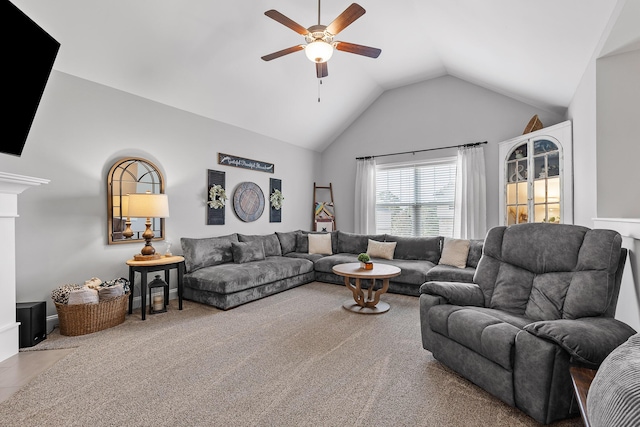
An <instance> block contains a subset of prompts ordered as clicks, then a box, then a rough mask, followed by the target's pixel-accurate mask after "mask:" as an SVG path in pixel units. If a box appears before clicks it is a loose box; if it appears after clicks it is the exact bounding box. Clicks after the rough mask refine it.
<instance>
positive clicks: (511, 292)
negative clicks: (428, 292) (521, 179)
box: [474, 223, 622, 320]
mask: <svg viewBox="0 0 640 427" xmlns="http://www.w3.org/2000/svg"><path fill="white" fill-rule="evenodd" d="M621 245H622V238H621V236H620V234H618V233H617V232H615V231H611V230H591V229H588V228H586V227H581V226H576V225H567V224H546V223H538V224H519V225H514V226H511V227H508V228H507V227H495V228H493V229H491V230H489V232H488V233H487V237H486V239H485V242H484V250H483V255H482V258H481V260H480V262H479V264H478V268H477V270H476V275H475V277H474V281H475V282H476V283H477V284H478V285H479V286H480V288H481V289H482V291H483V293H484V295H485V304H486V305H487V306H488V307H490V308H495V309H500V310H504V311H508V312H511V313H514V314H520V315H525V316H526V317H528V318H530V319H533V320H553V319H561V318H565V319H576V318H580V317H586V316H600V315H607V314H608V313H607V309H608V308H609V305H610V304H611V303H612V302H614V300H615V295H617V292H618V290H619V286H620V283H619V280H618V281H616V271H617V269H618V262H619V260H620V256H621ZM616 282H617V283H616Z"/></svg>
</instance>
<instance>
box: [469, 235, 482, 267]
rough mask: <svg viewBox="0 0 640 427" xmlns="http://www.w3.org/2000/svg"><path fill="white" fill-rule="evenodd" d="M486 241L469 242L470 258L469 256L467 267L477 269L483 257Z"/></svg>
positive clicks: (474, 240)
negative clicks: (483, 247)
mask: <svg viewBox="0 0 640 427" xmlns="http://www.w3.org/2000/svg"><path fill="white" fill-rule="evenodd" d="M483 244H484V240H481V239H473V240H470V241H469V256H467V267H471V268H476V267H477V266H478V262H479V261H480V257H482V246H483Z"/></svg>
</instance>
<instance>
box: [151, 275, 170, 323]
mask: <svg viewBox="0 0 640 427" xmlns="http://www.w3.org/2000/svg"><path fill="white" fill-rule="evenodd" d="M154 291H156V292H154ZM157 291H160V292H157ZM168 302H169V285H168V284H167V282H165V281H164V280H162V279H161V278H160V275H159V274H156V278H155V279H154V280H153V281H151V282H150V283H149V314H156V313H164V312H165V311H167V304H168Z"/></svg>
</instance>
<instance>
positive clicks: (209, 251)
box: [180, 233, 238, 272]
mask: <svg viewBox="0 0 640 427" xmlns="http://www.w3.org/2000/svg"><path fill="white" fill-rule="evenodd" d="M232 242H238V235H237V234H236V233H233V234H229V235H227V236H220V237H207V238H203V239H193V238H189V237H183V238H181V239H180V245H181V246H182V253H183V255H184V263H185V267H186V269H187V272H192V271H196V270H198V269H200V268H204V267H210V266H212V265H218V264H223V263H226V262H231V261H233V254H232V252H231V243H232Z"/></svg>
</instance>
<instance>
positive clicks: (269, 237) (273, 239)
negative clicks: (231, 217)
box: [238, 233, 282, 256]
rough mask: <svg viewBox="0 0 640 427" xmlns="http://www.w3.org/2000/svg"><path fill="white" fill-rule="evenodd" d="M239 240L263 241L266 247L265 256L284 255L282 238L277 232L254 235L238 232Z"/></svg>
mask: <svg viewBox="0 0 640 427" xmlns="http://www.w3.org/2000/svg"><path fill="white" fill-rule="evenodd" d="M238 241H240V242H244V243H246V242H261V243H262V246H263V247H264V256H282V249H281V248H280V239H278V236H276V234H275V233H272V234H264V235H252V236H248V235H245V234H238Z"/></svg>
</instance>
